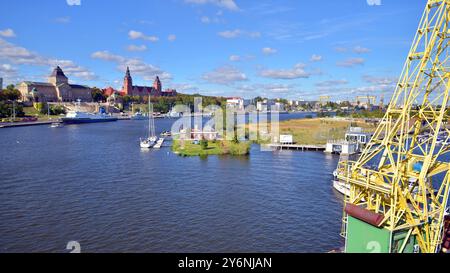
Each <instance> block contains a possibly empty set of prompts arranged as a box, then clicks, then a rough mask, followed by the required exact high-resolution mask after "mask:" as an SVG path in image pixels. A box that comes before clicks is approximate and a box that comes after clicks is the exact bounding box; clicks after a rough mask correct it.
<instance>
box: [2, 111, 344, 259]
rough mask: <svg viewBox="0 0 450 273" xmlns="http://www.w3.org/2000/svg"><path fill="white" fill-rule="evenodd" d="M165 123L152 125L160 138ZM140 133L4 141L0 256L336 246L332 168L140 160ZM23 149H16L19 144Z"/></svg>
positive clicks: (319, 162)
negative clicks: (69, 249) (76, 250)
mask: <svg viewBox="0 0 450 273" xmlns="http://www.w3.org/2000/svg"><path fill="white" fill-rule="evenodd" d="M171 122H172V121H170V120H157V121H156V126H157V128H159V129H160V131H163V130H168V129H170V125H171ZM144 124H145V122H139V121H123V122H117V123H111V124H97V125H86V126H66V127H64V128H60V129H58V130H51V129H49V128H47V127H46V126H41V127H24V128H15V129H14V130H11V129H5V130H2V132H1V134H2V142H1V143H0V150H1V151H2V156H3V155H4V156H5V161H4V164H1V165H0V174H1V176H2V183H1V184H0V197H1V198H0V234H1V236H0V246H1V251H2V252H27V251H33V252H65V251H66V250H65V246H66V244H67V242H68V241H71V240H77V241H79V242H80V243H81V246H82V250H83V251H87V252H324V251H328V250H330V249H333V248H336V247H338V246H340V245H341V243H342V242H341V240H340V238H339V235H338V234H339V231H340V215H341V212H342V205H341V202H342V201H341V200H340V199H339V198H338V196H337V195H336V194H335V192H333V190H332V188H331V182H330V180H331V175H330V174H331V172H332V171H333V169H334V167H335V166H336V164H337V160H338V159H337V158H336V157H334V156H329V155H325V154H322V153H316V152H296V151H295V152H292V151H282V152H261V151H260V150H259V147H258V146H253V147H252V153H251V155H250V156H248V157H237V158H233V157H228V156H220V157H219V156H211V157H208V158H207V159H200V158H195V157H194V158H184V157H179V156H176V155H174V154H172V153H170V152H169V151H170V150H169V148H163V149H161V150H160V151H147V152H142V151H141V150H140V149H139V148H138V146H137V144H138V142H137V141H138V139H139V137H141V136H142V135H143V134H145V129H143V126H144ZM17 141H19V143H20V144H18V143H17Z"/></svg>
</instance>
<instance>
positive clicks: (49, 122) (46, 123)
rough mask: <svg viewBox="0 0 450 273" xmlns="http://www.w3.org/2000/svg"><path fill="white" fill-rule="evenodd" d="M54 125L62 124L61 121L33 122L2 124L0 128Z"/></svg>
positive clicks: (0, 123)
mask: <svg viewBox="0 0 450 273" xmlns="http://www.w3.org/2000/svg"><path fill="white" fill-rule="evenodd" d="M52 123H61V120H53V121H32V122H0V128H13V127H28V126H39V125H50V124H52Z"/></svg>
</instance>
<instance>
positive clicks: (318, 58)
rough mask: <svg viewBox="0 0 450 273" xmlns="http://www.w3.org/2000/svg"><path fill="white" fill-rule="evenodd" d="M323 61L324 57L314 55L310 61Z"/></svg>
mask: <svg viewBox="0 0 450 273" xmlns="http://www.w3.org/2000/svg"><path fill="white" fill-rule="evenodd" d="M322 59H323V57H322V56H321V55H316V54H313V55H312V56H311V59H310V60H311V62H320V61H322Z"/></svg>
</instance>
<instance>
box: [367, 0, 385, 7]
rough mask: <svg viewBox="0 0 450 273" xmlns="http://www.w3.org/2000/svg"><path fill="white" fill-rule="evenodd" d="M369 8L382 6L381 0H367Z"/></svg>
mask: <svg viewBox="0 0 450 273" xmlns="http://www.w3.org/2000/svg"><path fill="white" fill-rule="evenodd" d="M366 1H367V5H369V6H380V5H381V0H366Z"/></svg>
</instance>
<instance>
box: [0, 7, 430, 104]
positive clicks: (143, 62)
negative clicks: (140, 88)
mask: <svg viewBox="0 0 450 273" xmlns="http://www.w3.org/2000/svg"><path fill="white" fill-rule="evenodd" d="M424 4H425V1H421V0H323V1H306V0H277V1H269V0H258V1H251V0H164V1H163V0H158V1H157V0H128V1H104V0H40V1H29V0H15V1H6V0H2V3H1V5H2V10H8V12H2V16H1V18H0V77H3V78H4V82H5V83H7V84H8V83H18V82H20V81H22V80H31V81H45V80H46V77H47V75H48V74H49V73H50V72H51V69H52V67H54V66H56V65H60V66H61V67H62V68H63V69H64V71H65V72H66V74H67V75H68V76H69V78H70V80H71V82H73V83H80V84H86V85H90V86H97V87H101V88H104V87H107V86H113V87H115V88H119V89H120V88H121V87H122V80H123V76H124V71H125V69H126V66H130V69H131V73H132V76H133V79H134V82H135V83H136V84H139V85H150V84H152V81H153V79H154V77H155V76H156V75H159V76H160V78H161V79H162V81H163V87H164V88H171V87H172V88H177V89H178V90H179V91H180V92H184V93H201V94H204V95H223V96H242V97H245V98H251V97H255V96H259V95H260V96H265V97H270V98H277V97H283V98H289V99H316V98H317V97H318V96H320V95H330V96H331V97H332V98H333V99H334V100H341V99H352V98H353V97H354V96H355V95H367V94H375V95H380V94H382V93H384V94H385V96H389V94H390V93H391V92H392V86H393V85H394V84H395V81H396V77H398V75H399V74H400V72H401V69H402V66H403V63H404V60H405V57H406V54H407V53H408V50H409V47H410V44H411V42H412V39H413V37H414V33H415V31H416V28H417V25H418V23H419V19H420V16H421V14H422V10H423V8H424Z"/></svg>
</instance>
